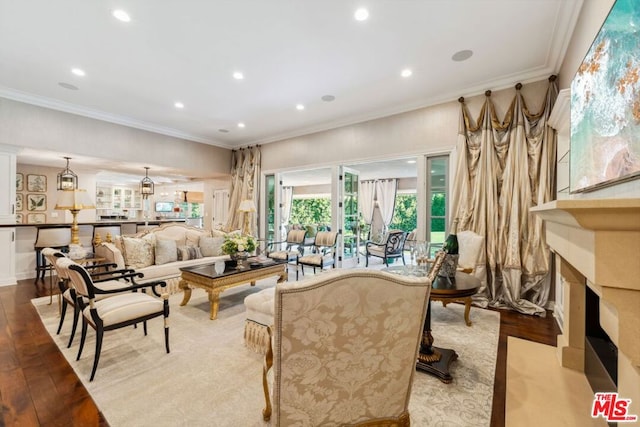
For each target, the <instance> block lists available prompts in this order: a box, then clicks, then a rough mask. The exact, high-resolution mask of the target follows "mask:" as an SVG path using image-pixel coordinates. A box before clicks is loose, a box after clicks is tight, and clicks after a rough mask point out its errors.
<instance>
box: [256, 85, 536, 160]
mask: <svg viewBox="0 0 640 427" xmlns="http://www.w3.org/2000/svg"><path fill="white" fill-rule="evenodd" d="M516 83H517V82H514V86H515V84H516ZM547 85H548V82H547V80H543V81H540V82H535V83H530V84H527V85H525V86H524V87H523V88H522V93H523V95H524V97H525V99H526V101H527V106H528V107H529V109H531V110H534V111H535V110H537V109H539V108H540V106H541V105H542V103H543V101H544V95H545V91H546V88H547ZM487 89H491V88H487ZM514 94H515V89H505V90H502V91H497V92H495V93H493V94H492V95H491V98H492V100H493V102H494V105H495V106H496V110H497V112H498V115H499V117H503V116H504V113H505V111H506V109H507V108H508V106H509V104H510V103H511V100H512V99H513V96H514ZM461 95H464V94H461ZM484 100H485V96H484V95H481V96H475V97H471V98H468V99H466V101H465V102H466V103H467V105H468V107H469V110H470V111H471V113H472V114H473V116H474V117H476V116H477V115H478V113H479V111H480V108H481V107H482V103H483V102H484ZM459 117H460V103H459V102H458V101H457V100H452V101H451V102H447V103H444V104H439V105H434V106H431V107H426V108H422V109H419V110H414V111H409V112H406V113H402V114H397V115H394V116H389V117H384V118H381V119H377V120H371V121H368V122H363V123H358V124H354V125H350V126H344V127H340V128H336V129H331V130H327V131H323V132H318V133H314V134H310V135H304V136H300V137H296V138H291V139H286V140H282V141H278V142H274V143H270V144H265V145H263V146H262V170H263V171H265V172H276V171H283V170H301V169H306V168H310V167H318V166H328V165H335V164H349V163H351V162H360V161H367V160H380V159H386V158H398V157H404V156H406V155H415V154H431V153H433V154H435V153H449V152H450V151H451V150H452V149H453V148H454V146H455V143H456V138H457V134H458V120H459Z"/></svg>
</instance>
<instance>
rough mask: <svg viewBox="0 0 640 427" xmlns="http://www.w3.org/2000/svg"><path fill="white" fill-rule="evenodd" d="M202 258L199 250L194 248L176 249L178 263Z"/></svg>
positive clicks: (181, 247)
mask: <svg viewBox="0 0 640 427" xmlns="http://www.w3.org/2000/svg"><path fill="white" fill-rule="evenodd" d="M198 258H202V253H201V252H200V248H198V247H196V246H180V247H179V248H178V261H187V260H189V259H198Z"/></svg>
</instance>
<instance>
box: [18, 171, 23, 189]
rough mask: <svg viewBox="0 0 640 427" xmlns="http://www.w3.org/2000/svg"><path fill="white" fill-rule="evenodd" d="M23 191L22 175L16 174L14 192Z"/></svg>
mask: <svg viewBox="0 0 640 427" xmlns="http://www.w3.org/2000/svg"><path fill="white" fill-rule="evenodd" d="M22 190H24V175H22V174H21V173H17V174H16V191H22Z"/></svg>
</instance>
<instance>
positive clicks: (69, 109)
mask: <svg viewBox="0 0 640 427" xmlns="http://www.w3.org/2000/svg"><path fill="white" fill-rule="evenodd" d="M0 98H6V99H10V100H13V101H18V102H23V103H25V104H31V105H36V106H38V107H44V108H49V109H51V110H57V111H62V112H65V113H69V114H75V115H78V116H83V117H88V118H91V119H95V120H101V121H103V122H109V123H114V124H117V125H121V126H127V127H131V128H135V129H140V130H144V131H147V132H153V133H157V134H160V135H166V136H171V137H173V138H179V139H185V140H187V141H193V142H199V143H201V144H208V145H214V146H217V147H221V148H227V149H231V148H233V146H231V145H228V144H225V143H222V142H220V141H217V140H213V139H209V138H203V137H201V136H197V135H192V134H190V133H187V132H182V131H180V130H177V129H173V128H169V127H165V126H160V125H157V124H154V123H148V122H144V121H142V120H135V119H132V118H129V117H125V116H120V115H117V114H112V113H107V112H104V111H100V110H95V109H92V108H87V107H82V106H80V105H75V104H71V103H68V102H64V101H58V100H55V99H51V98H47V97H44V96H37V95H33V94H30V93H26V92H22V91H19V90H15V89H11V88H8V87H4V86H0Z"/></svg>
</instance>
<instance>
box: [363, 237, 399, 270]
mask: <svg viewBox="0 0 640 427" xmlns="http://www.w3.org/2000/svg"><path fill="white" fill-rule="evenodd" d="M406 238H407V233H406V232H404V231H402V230H391V231H389V232H388V233H387V234H386V236H385V238H384V240H383V241H382V242H381V243H374V242H367V244H366V245H365V249H366V254H365V256H366V260H367V261H366V266H367V267H368V266H369V257H370V256H374V257H378V258H382V259H383V260H384V264H385V265H386V266H389V260H390V259H396V258H401V259H402V263H403V264H406V262H405V260H404V242H405V240H406Z"/></svg>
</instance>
